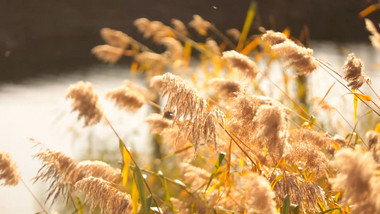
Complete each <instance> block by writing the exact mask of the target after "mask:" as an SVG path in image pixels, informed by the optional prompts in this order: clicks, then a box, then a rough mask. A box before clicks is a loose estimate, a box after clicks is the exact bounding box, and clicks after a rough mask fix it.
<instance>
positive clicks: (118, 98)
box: [106, 86, 146, 112]
mask: <svg viewBox="0 0 380 214" xmlns="http://www.w3.org/2000/svg"><path fill="white" fill-rule="evenodd" d="M106 97H107V98H108V99H110V100H113V101H114V102H115V104H116V106H117V107H119V108H120V109H123V110H126V111H131V112H136V111H137V110H139V109H140V108H141V107H142V106H143V105H144V104H145V102H146V101H145V98H144V96H143V94H141V93H140V92H139V91H138V90H137V89H134V88H132V87H128V86H121V87H119V88H116V89H113V90H111V91H109V92H107V94H106Z"/></svg>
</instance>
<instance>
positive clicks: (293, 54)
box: [272, 40, 318, 74]
mask: <svg viewBox="0 0 380 214" xmlns="http://www.w3.org/2000/svg"><path fill="white" fill-rule="evenodd" d="M272 50H273V51H274V52H275V53H276V54H278V55H279V56H281V57H282V58H283V60H284V61H285V62H286V64H285V66H286V67H293V68H295V69H297V70H299V71H300V72H302V73H303V74H310V73H311V72H313V71H314V70H315V69H317V67H318V62H317V61H316V60H315V58H314V57H313V50H312V49H310V48H304V47H301V46H299V45H297V44H296V43H294V42H292V41H290V40H286V41H284V42H282V43H278V44H275V45H273V46H272Z"/></svg>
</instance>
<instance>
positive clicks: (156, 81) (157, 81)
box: [149, 75, 163, 92]
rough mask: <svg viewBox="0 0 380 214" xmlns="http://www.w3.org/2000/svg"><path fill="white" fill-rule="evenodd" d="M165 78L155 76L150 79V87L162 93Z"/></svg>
mask: <svg viewBox="0 0 380 214" xmlns="http://www.w3.org/2000/svg"><path fill="white" fill-rule="evenodd" d="M162 81H163V77H162V76H161V75H159V76H154V77H152V79H150V82H149V86H150V87H152V88H154V89H155V90H156V91H158V92H160V91H161V87H162Z"/></svg>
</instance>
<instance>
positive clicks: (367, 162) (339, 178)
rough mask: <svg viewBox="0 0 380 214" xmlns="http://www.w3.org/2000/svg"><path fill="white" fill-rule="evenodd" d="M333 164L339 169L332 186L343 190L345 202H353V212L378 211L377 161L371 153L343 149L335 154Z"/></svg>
mask: <svg viewBox="0 0 380 214" xmlns="http://www.w3.org/2000/svg"><path fill="white" fill-rule="evenodd" d="M347 163H349V164H347ZM331 165H332V166H333V167H334V168H336V169H337V170H338V174H337V175H336V177H335V178H332V179H330V180H329V181H330V183H331V184H332V187H333V188H335V189H340V190H343V191H344V193H343V198H342V199H343V202H344V203H347V204H351V205H353V206H352V209H351V212H352V213H359V214H364V213H377V212H378V211H380V207H376V200H377V199H376V198H373V197H371V196H372V194H374V193H373V191H374V189H375V188H374V186H373V184H374V183H373V182H372V181H373V179H376V178H375V174H374V172H375V170H376V163H375V162H374V160H373V158H372V157H371V154H370V153H363V152H362V151H355V150H352V149H348V148H346V149H342V150H340V151H338V152H337V153H336V155H335V159H334V160H333V161H332V162H331Z"/></svg>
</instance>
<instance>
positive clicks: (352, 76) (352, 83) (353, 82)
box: [343, 53, 371, 90]
mask: <svg viewBox="0 0 380 214" xmlns="http://www.w3.org/2000/svg"><path fill="white" fill-rule="evenodd" d="M363 70H364V65H363V61H362V60H361V59H359V58H356V56H355V54H354V53H350V54H348V56H347V60H346V62H345V63H344V67H343V71H344V79H345V80H346V81H347V82H348V87H350V88H351V89H352V90H356V89H358V88H360V86H362V85H363V84H364V83H365V82H367V81H371V80H370V78H369V77H367V76H365V75H364V72H363Z"/></svg>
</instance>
